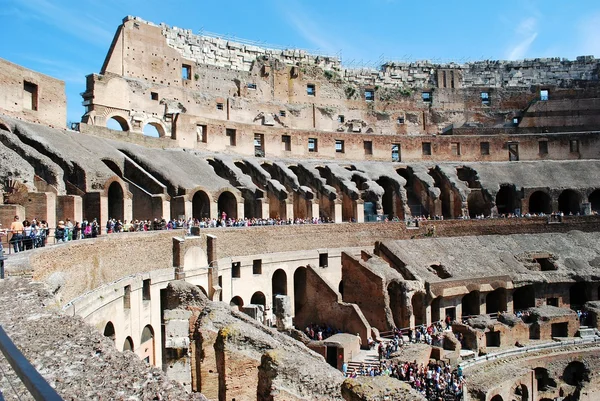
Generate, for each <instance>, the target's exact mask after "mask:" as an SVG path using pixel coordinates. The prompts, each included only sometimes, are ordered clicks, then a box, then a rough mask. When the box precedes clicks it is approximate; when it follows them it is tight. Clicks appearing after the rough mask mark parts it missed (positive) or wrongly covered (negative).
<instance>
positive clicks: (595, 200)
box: [588, 189, 600, 212]
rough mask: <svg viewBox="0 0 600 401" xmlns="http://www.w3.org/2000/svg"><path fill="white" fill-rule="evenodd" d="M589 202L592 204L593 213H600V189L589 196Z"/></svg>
mask: <svg viewBox="0 0 600 401" xmlns="http://www.w3.org/2000/svg"><path fill="white" fill-rule="evenodd" d="M588 202H590V206H591V207H592V210H593V211H595V212H600V189H597V190H595V191H594V192H592V193H591V194H590V195H589V196H588Z"/></svg>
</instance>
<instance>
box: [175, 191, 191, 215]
mask: <svg viewBox="0 0 600 401" xmlns="http://www.w3.org/2000/svg"><path fill="white" fill-rule="evenodd" d="M191 215H192V202H191V201H189V200H188V199H187V196H185V195H181V196H176V197H174V198H171V217H173V218H176V219H178V218H179V216H185V217H186V218H188V217H189V216H191Z"/></svg>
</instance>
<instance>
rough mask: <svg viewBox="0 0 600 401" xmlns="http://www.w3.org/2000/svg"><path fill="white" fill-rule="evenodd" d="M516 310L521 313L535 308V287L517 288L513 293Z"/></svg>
mask: <svg viewBox="0 0 600 401" xmlns="http://www.w3.org/2000/svg"><path fill="white" fill-rule="evenodd" d="M513 302H514V310H515V311H519V310H523V309H527V308H533V307H534V306H535V290H534V288H533V285H526V286H523V287H520V288H517V289H516V290H515V292H513Z"/></svg>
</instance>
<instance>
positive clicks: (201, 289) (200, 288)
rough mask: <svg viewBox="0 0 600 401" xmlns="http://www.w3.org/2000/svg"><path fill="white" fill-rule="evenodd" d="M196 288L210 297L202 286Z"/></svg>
mask: <svg viewBox="0 0 600 401" xmlns="http://www.w3.org/2000/svg"><path fill="white" fill-rule="evenodd" d="M196 287H198V289H199V290H200V291H202V293H203V294H204V295H206V296H207V297H208V293H207V292H206V290H205V289H204V287H202V286H201V285H197V286H196Z"/></svg>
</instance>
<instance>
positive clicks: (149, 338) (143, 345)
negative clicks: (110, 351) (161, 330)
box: [103, 321, 156, 365]
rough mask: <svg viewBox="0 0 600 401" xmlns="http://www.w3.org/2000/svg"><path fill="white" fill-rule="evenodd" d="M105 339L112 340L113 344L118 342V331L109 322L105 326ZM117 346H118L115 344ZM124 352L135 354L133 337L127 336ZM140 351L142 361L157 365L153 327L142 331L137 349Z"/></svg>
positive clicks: (124, 342) (146, 327) (147, 326)
mask: <svg viewBox="0 0 600 401" xmlns="http://www.w3.org/2000/svg"><path fill="white" fill-rule="evenodd" d="M103 334H104V337H108V338H110V339H111V340H112V341H113V343H115V341H116V338H117V337H116V330H115V326H114V324H113V323H112V322H111V321H109V322H107V323H106V325H105V326H104V332H103ZM115 346H117V344H116V343H115ZM117 347H118V346H117ZM121 349H122V350H123V351H132V352H135V350H136V348H135V342H134V340H133V338H131V336H127V337H126V338H125V340H124V341H123V346H122V348H121ZM137 349H138V350H139V353H138V354H139V356H140V358H141V359H143V360H145V361H146V362H148V363H149V364H151V365H154V364H155V352H156V344H155V340H154V329H153V328H152V326H151V325H146V326H145V327H144V329H143V330H142V334H141V335H140V343H139V346H138V348H137Z"/></svg>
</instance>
